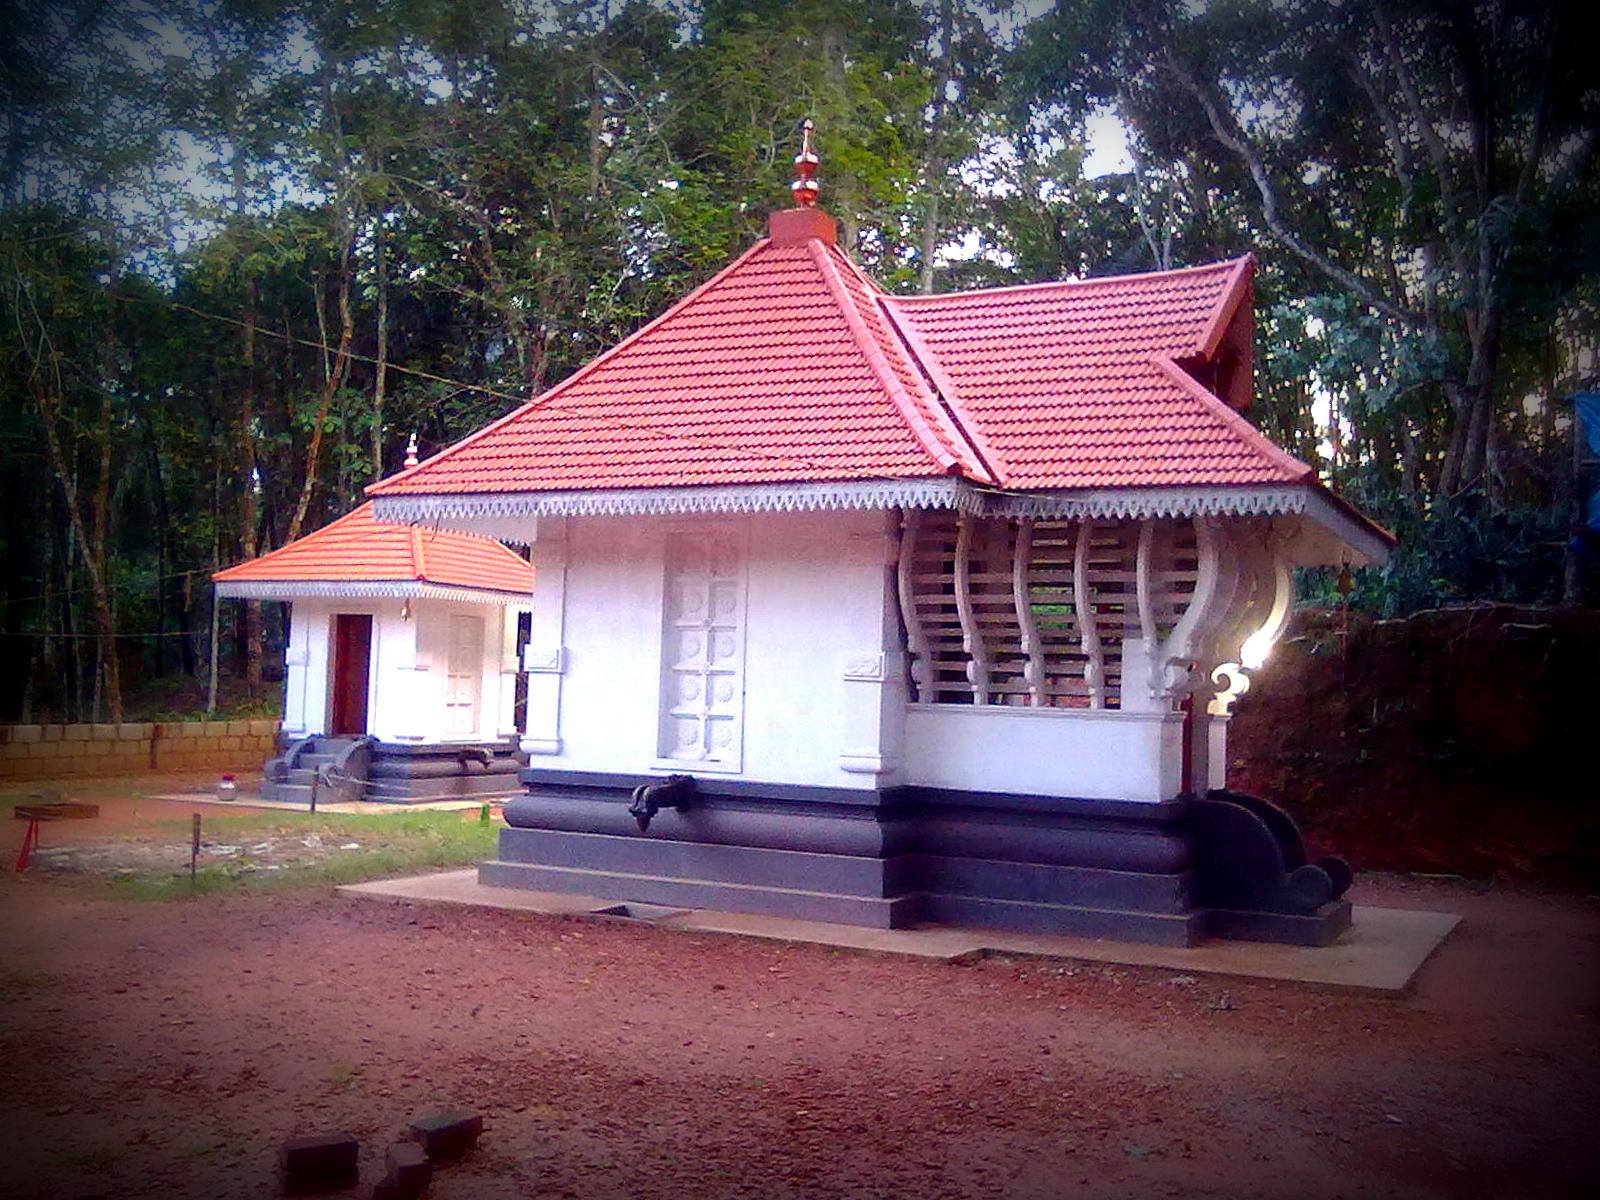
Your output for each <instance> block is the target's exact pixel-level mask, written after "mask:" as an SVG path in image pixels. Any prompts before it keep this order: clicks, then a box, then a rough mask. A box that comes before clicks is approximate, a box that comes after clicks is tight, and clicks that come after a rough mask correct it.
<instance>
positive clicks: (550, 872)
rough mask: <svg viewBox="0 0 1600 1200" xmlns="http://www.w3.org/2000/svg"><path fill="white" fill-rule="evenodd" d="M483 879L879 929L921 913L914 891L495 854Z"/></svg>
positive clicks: (483, 867) (482, 870)
mask: <svg viewBox="0 0 1600 1200" xmlns="http://www.w3.org/2000/svg"><path fill="white" fill-rule="evenodd" d="M478 882H479V883H482V884H485V885H487V886H490V887H515V888H527V889H529V890H532V891H536V892H564V893H567V894H569V895H578V896H594V897H596V898H599V899H604V900H624V901H637V902H639V903H643V904H668V905H673V906H675V907H678V908H713V909H722V910H724V911H728V912H748V913H763V914H767V915H769V916H780V917H795V918H798V919H799V920H803V921H833V922H836V923H838V924H841V925H868V926H871V927H873V928H876V929H903V928H905V927H906V926H907V925H909V924H911V923H913V922H914V921H916V920H917V918H918V915H919V914H918V912H917V898H916V897H915V896H893V897H875V896H841V895H837V894H833V893H828V892H815V891H803V890H800V889H798V888H775V887H754V886H751V885H748V884H737V883H721V882H718V881H716V880H708V879H667V878H663V877H661V876H653V875H628V874H622V873H618V872H615V871H584V870H576V869H572V868H567V867H540V866H534V865H533V864H531V863H519V862H504V861H502V860H499V859H495V860H493V861H490V862H484V863H479V864H478Z"/></svg>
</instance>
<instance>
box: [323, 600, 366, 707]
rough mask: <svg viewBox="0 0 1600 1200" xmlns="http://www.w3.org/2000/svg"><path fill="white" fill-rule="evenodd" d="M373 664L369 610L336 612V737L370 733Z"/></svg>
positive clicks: (332, 688) (332, 694) (332, 689)
mask: <svg viewBox="0 0 1600 1200" xmlns="http://www.w3.org/2000/svg"><path fill="white" fill-rule="evenodd" d="M371 667H372V617H371V616H370V615H369V614H367V613H338V614H336V615H335V616H334V618H333V664H332V670H331V672H330V674H331V677H332V678H331V680H330V683H329V689H328V733H329V734H330V735H332V736H333V737H360V736H361V735H362V734H364V733H366V732H367V684H368V677H369V675H370V674H371Z"/></svg>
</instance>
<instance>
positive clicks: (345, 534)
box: [211, 501, 533, 596]
mask: <svg viewBox="0 0 1600 1200" xmlns="http://www.w3.org/2000/svg"><path fill="white" fill-rule="evenodd" d="M211 578H212V579H213V580H215V581H216V582H218V583H354V582H360V583H370V582H405V583H410V582H417V583H433V584H439V585H442V586H444V587H459V588H472V589H475V590H479V591H491V592H510V593H514V594H517V595H524V596H525V595H528V594H529V593H531V592H532V591H533V568H532V567H531V566H529V565H528V564H527V563H526V562H524V561H523V560H522V559H521V558H519V557H518V556H517V555H516V554H515V553H513V552H512V551H511V550H509V549H507V548H506V547H505V546H502V545H501V544H500V543H499V542H496V541H493V540H492V539H490V538H486V537H475V536H473V535H471V534H465V533H445V532H441V531H438V530H432V529H424V528H422V527H421V526H416V525H385V524H381V523H379V522H378V521H375V520H374V519H373V516H372V503H371V501H368V502H367V503H366V504H363V505H361V506H360V507H359V508H357V509H354V510H353V511H351V512H348V513H346V514H345V515H344V516H342V517H340V518H339V519H338V520H337V521H332V522H329V523H328V524H327V525H324V526H323V527H322V528H321V529H319V530H317V531H316V532H315V533H308V534H306V535H305V536H304V537H302V538H297V539H296V540H295V541H292V542H290V543H289V544H288V545H287V546H280V547H279V548H278V549H276V550H274V551H272V552H271V553H269V554H263V555H262V556H261V557H260V558H252V559H251V560H250V561H249V562H242V563H240V564H238V565H237V566H233V567H229V568H227V569H226V570H223V571H218V572H217V573H216V574H215V575H213V576H212V577H211Z"/></svg>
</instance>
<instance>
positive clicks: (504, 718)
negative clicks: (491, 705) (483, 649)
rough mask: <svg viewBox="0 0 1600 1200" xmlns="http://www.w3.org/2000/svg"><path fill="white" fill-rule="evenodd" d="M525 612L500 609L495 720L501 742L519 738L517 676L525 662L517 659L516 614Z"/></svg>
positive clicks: (513, 609)
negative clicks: (497, 708)
mask: <svg viewBox="0 0 1600 1200" xmlns="http://www.w3.org/2000/svg"><path fill="white" fill-rule="evenodd" d="M526 611H527V610H526V609H521V608H512V607H509V606H507V607H506V608H502V609H501V610H500V622H499V624H500V646H499V655H498V659H497V662H498V664H499V668H498V669H499V675H498V682H499V690H498V696H499V703H500V708H499V712H498V715H497V716H496V717H495V736H496V738H498V739H499V740H501V741H508V740H510V739H511V738H520V737H521V735H522V730H520V729H518V728H517V676H518V675H520V674H521V673H522V663H521V662H520V661H519V660H518V658H517V615H518V614H519V613H522V612H526Z"/></svg>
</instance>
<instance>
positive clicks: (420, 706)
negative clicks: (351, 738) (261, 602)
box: [283, 598, 522, 745]
mask: <svg viewBox="0 0 1600 1200" xmlns="http://www.w3.org/2000/svg"><path fill="white" fill-rule="evenodd" d="M403 603H404V601H402V600H400V599H397V598H396V599H382V600H372V599H332V598H330V599H301V600H295V601H294V602H292V604H291V605H290V617H289V647H288V652H287V654H286V656H285V660H284V688H283V691H284V698H283V732H284V734H285V736H287V737H290V738H297V737H308V736H312V735H316V734H321V733H324V732H325V731H326V729H327V720H328V691H329V681H330V670H331V665H332V664H331V662H330V657H329V656H330V652H331V647H332V642H333V636H332V635H333V625H334V617H335V616H336V615H338V614H340V613H359V614H367V615H370V616H371V617H372V653H371V658H370V660H369V664H368V689H367V732H369V733H371V734H372V735H373V736H375V737H377V738H379V739H380V740H382V741H385V742H398V743H409V744H413V745H419V744H420V745H427V744H432V743H440V742H458V741H495V740H504V739H507V738H510V737H513V736H515V733H516V730H515V727H514V724H513V712H512V705H513V697H514V694H515V693H514V687H515V678H516V671H517V664H516V659H515V655H516V642H515V639H516V619H517V613H518V612H519V611H522V610H520V609H517V608H512V607H507V606H503V605H491V604H466V603H460V602H455V601H448V600H433V599H413V600H412V601H411V602H410V609H411V616H410V619H409V620H407V619H403V618H402V617H401V616H400V611H401V605H402V604H403ZM451 617H466V618H469V619H472V620H479V621H482V622H483V654H482V661H481V665H480V670H481V672H482V674H481V679H480V681H479V690H478V705H477V720H476V726H477V727H476V728H475V729H474V730H473V731H471V732H470V733H465V732H463V733H448V734H447V733H446V732H445V730H446V728H447V724H446V718H445V688H446V670H445V665H446V659H447V655H448V646H449V621H450V618H451Z"/></svg>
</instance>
